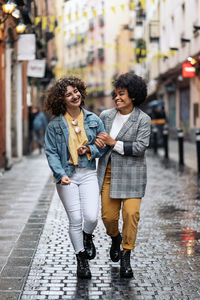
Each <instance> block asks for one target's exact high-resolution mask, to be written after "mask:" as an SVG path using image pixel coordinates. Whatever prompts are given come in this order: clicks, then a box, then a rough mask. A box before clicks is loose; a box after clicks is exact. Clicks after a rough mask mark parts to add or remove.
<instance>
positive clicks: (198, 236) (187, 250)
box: [166, 227, 200, 256]
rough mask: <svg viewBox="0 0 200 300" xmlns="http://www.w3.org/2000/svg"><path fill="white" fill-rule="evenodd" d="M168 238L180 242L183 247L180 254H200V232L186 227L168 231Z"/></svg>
mask: <svg viewBox="0 0 200 300" xmlns="http://www.w3.org/2000/svg"><path fill="white" fill-rule="evenodd" d="M166 238H167V239H168V240H170V241H171V242H173V243H174V242H175V243H176V242H178V244H179V245H180V246H181V248H182V249H181V251H180V253H179V254H183V255H186V256H191V255H198V256H199V255H200V232H197V231H196V230H192V229H191V228H189V227H186V228H185V229H184V230H180V231H173V232H167V233H166Z"/></svg>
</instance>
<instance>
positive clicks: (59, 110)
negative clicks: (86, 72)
mask: <svg viewBox="0 0 200 300" xmlns="http://www.w3.org/2000/svg"><path fill="white" fill-rule="evenodd" d="M69 85H71V86H73V87H76V88H77V89H78V91H79V92H80V94H81V96H82V102H81V105H80V106H82V105H84V99H85V98H86V96H87V92H86V86H85V83H84V82H83V81H82V80H81V79H79V78H77V77H73V76H72V77H63V78H60V79H59V80H58V81H56V83H55V84H54V85H53V86H51V87H50V88H49V89H48V90H47V96H46V100H45V104H44V108H45V111H47V112H48V113H50V115H52V116H59V115H60V114H63V115H64V114H65V113H66V111H67V104H66V103H65V92H66V89H67V87H68V86H69Z"/></svg>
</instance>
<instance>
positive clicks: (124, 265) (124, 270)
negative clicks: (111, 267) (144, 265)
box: [120, 250, 133, 278]
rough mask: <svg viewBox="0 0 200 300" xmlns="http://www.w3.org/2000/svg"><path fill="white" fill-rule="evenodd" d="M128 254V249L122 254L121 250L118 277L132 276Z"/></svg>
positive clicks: (129, 253)
mask: <svg viewBox="0 0 200 300" xmlns="http://www.w3.org/2000/svg"><path fill="white" fill-rule="evenodd" d="M130 255H131V251H130V250H127V251H126V253H125V254H123V251H121V262H120V277H122V278H131V277H133V271H132V268H131V263H130Z"/></svg>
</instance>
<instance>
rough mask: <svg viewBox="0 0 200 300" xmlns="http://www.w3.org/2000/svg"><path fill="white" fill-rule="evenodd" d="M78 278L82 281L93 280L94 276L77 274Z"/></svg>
mask: <svg viewBox="0 0 200 300" xmlns="http://www.w3.org/2000/svg"><path fill="white" fill-rule="evenodd" d="M76 276H77V277H78V278H80V279H91V278H92V275H91V274H88V275H82V274H78V273H77V274H76Z"/></svg>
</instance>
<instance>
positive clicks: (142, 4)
mask: <svg viewBox="0 0 200 300" xmlns="http://www.w3.org/2000/svg"><path fill="white" fill-rule="evenodd" d="M140 4H141V7H142V9H145V0H140Z"/></svg>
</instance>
